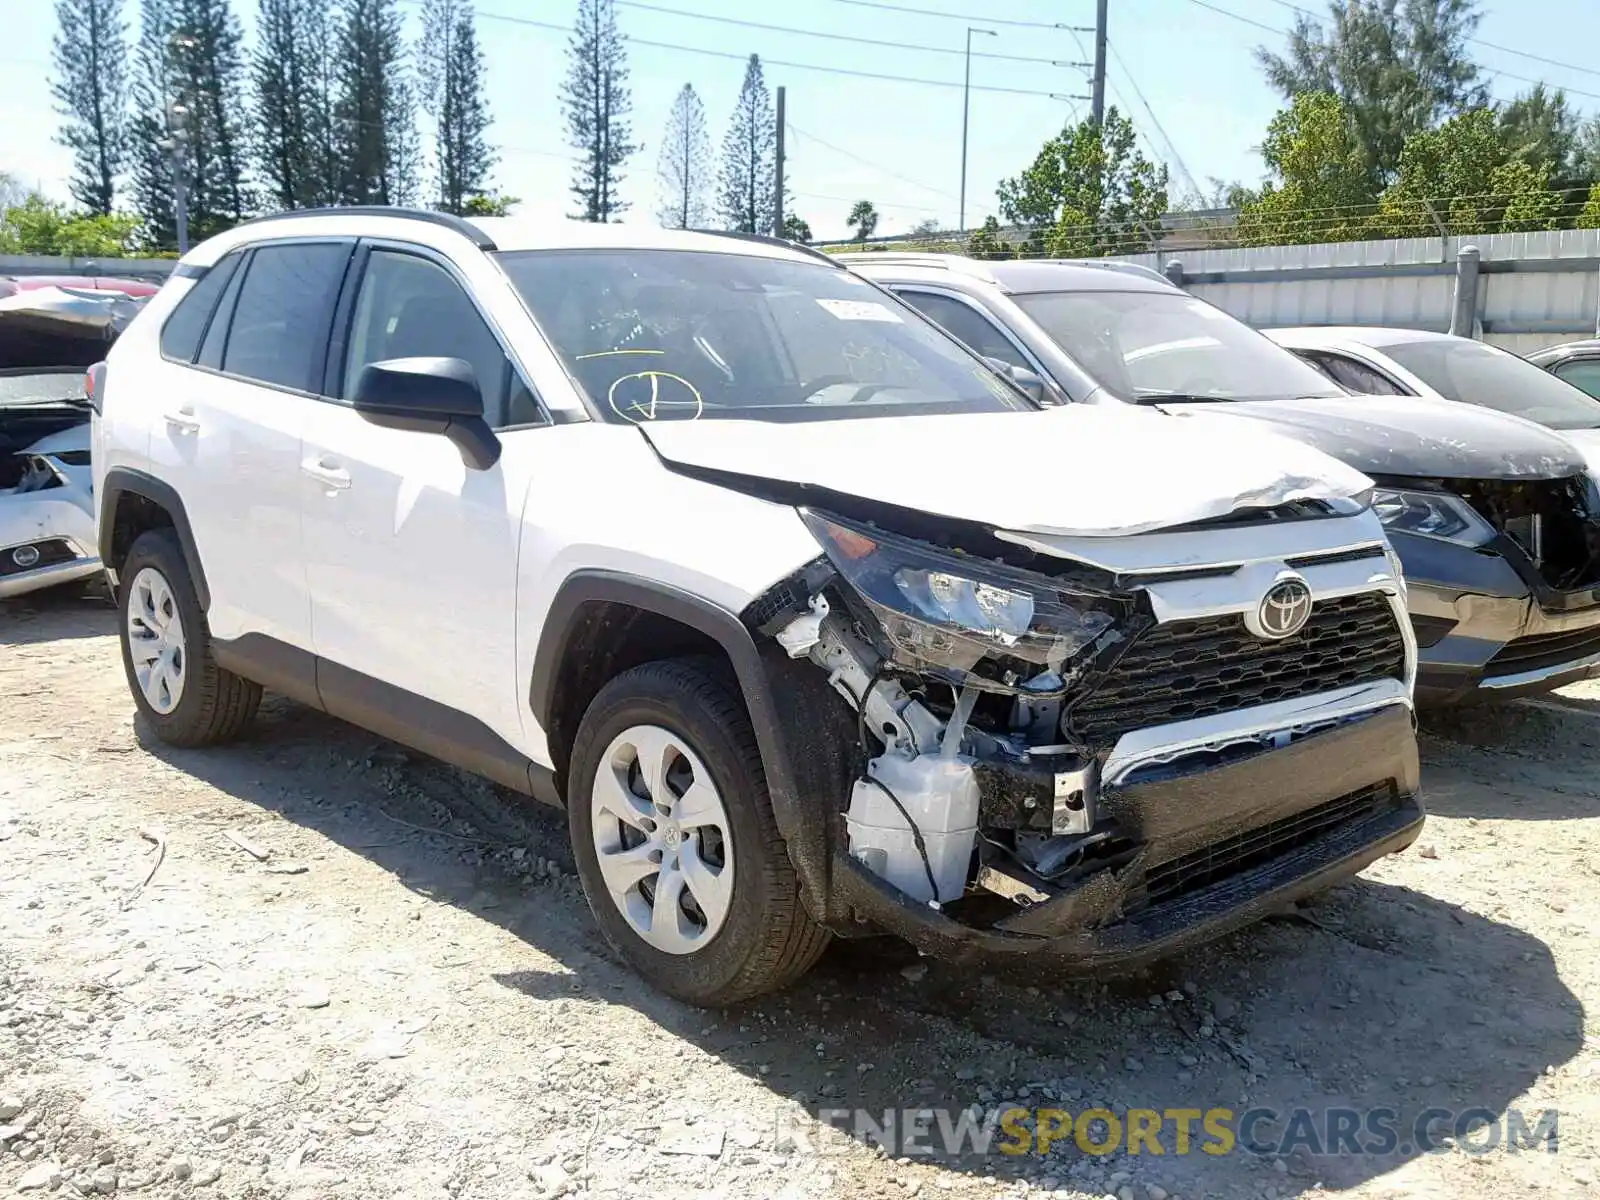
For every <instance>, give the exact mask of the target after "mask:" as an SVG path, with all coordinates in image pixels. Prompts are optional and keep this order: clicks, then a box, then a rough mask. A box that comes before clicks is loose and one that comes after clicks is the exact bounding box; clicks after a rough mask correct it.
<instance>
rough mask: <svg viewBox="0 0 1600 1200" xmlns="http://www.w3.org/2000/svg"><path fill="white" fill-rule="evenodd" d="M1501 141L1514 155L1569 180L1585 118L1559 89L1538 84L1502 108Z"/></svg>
mask: <svg viewBox="0 0 1600 1200" xmlns="http://www.w3.org/2000/svg"><path fill="white" fill-rule="evenodd" d="M1499 121H1500V141H1501V142H1502V143H1503V144H1504V145H1505V147H1506V149H1507V151H1508V152H1509V153H1510V155H1511V157H1512V158H1515V159H1517V160H1519V161H1521V162H1525V163H1529V164H1531V165H1532V166H1535V167H1540V168H1543V169H1544V171H1545V173H1546V174H1548V175H1551V176H1553V177H1554V178H1556V179H1570V178H1572V177H1573V174H1574V168H1575V167H1576V166H1577V158H1578V148H1579V147H1578V136H1579V132H1580V127H1581V123H1582V118H1581V117H1580V116H1579V114H1578V113H1576V112H1575V111H1573V109H1572V106H1571V105H1569V104H1568V103H1567V94H1566V93H1565V92H1563V91H1562V90H1561V89H1560V88H1555V89H1553V90H1550V89H1547V88H1546V87H1545V86H1544V84H1542V83H1536V84H1534V85H1533V87H1531V88H1529V89H1528V90H1527V91H1526V92H1522V93H1520V94H1519V95H1517V96H1516V97H1514V98H1513V99H1511V100H1509V101H1507V102H1506V103H1505V104H1504V105H1502V106H1501V107H1500V109H1499Z"/></svg>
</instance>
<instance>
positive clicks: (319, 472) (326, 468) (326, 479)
mask: <svg viewBox="0 0 1600 1200" xmlns="http://www.w3.org/2000/svg"><path fill="white" fill-rule="evenodd" d="M300 470H301V471H302V472H304V473H305V474H307V475H309V476H311V478H312V479H315V480H316V481H317V482H318V483H320V484H322V486H323V487H326V488H332V489H335V490H339V491H342V490H343V489H345V488H347V487H349V486H350V472H349V471H346V470H345V469H344V468H343V467H341V466H340V465H339V462H338V460H337V459H335V458H332V457H330V456H329V455H326V454H324V455H323V456H322V457H320V458H308V459H306V460H305V461H304V462H303V463H301V464H300Z"/></svg>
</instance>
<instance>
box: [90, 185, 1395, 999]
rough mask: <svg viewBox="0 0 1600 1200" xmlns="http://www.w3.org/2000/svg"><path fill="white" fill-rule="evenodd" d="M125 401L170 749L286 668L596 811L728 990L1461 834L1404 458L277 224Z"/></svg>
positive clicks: (537, 230)
mask: <svg viewBox="0 0 1600 1200" xmlns="http://www.w3.org/2000/svg"><path fill="white" fill-rule="evenodd" d="M97 403H99V404H100V405H101V412H100V415H99V416H98V418H97V419H96V421H95V433H94V451H95V455H94V464H95V474H96V478H97V482H98V494H99V496H100V497H101V504H102V508H101V523H100V537H101V548H102V553H103V557H104V559H105V563H106V566H107V567H108V569H109V570H110V572H111V574H112V575H113V577H114V579H115V583H116V586H117V588H118V593H119V604H120V612H121V632H122V642H123V655H124V663H125V666H126V668H127V675H128V681H129V684H130V687H131V690H132V694H133V699H134V703H135V704H136V706H137V708H138V710H139V713H140V715H141V717H142V719H143V720H144V721H145V722H147V723H148V725H149V727H150V728H151V729H153V730H154V732H155V734H156V735H157V736H159V737H161V738H163V739H165V740H167V741H169V742H173V743H175V744H180V745H199V744H204V743H212V742H220V741H223V740H225V739H227V738H228V737H230V736H232V735H233V734H235V733H237V732H238V731H239V730H240V729H241V727H242V726H243V725H244V724H245V723H246V722H247V721H248V720H249V719H250V716H251V714H252V713H253V711H254V710H255V707H256V704H257V702H258V700H259V698H260V695H261V689H262V688H263V687H266V688H270V689H273V690H275V691H278V692H282V693H285V694H287V695H289V696H291V697H294V698H296V699H298V700H300V701H303V702H305V703H307V704H311V705H314V706H316V707H318V708H322V709H325V710H326V711H328V712H330V713H333V714H336V715H338V716H341V717H344V718H346V719H348V720H351V721H353V722H355V723H357V724H360V725H363V726H365V727H366V728H368V729H371V730H374V731H376V732H378V733H380V734H383V735H386V736H389V737H393V738H396V739H398V740H400V741H403V742H406V743H409V744H410V745H412V746H415V747H418V748H420V749H422V750H424V751H427V752H429V753H432V754H435V755H438V756H439V757H441V758H444V759H446V760H449V761H451V762H454V763H457V764H459V765H462V766H465V767H468V768H470V769H472V770H475V771H478V772H481V773H482V774H484V775H486V776H488V777H489V778H491V779H493V780H496V781H498V782H499V783H501V784H503V785H505V786H507V787H509V788H511V789H514V790H515V791H517V792H521V793H526V794H528V795H531V796H534V797H537V798H539V799H542V800H546V801H549V802H551V803H553V804H557V805H561V806H564V807H565V808H566V811H567V813H568V816H569V819H570V826H571V836H572V843H573V849H574V853H575V855H576V859H577V863H578V868H579V874H580V876H581V878H582V881H583V886H584V889H585V891H586V893H587V895H588V898H589V902H590V905H591V907H592V909H593V911H594V915H595V918H596V921H597V923H598V925H599V927H600V930H601V931H602V932H603V934H604V935H605V936H606V937H607V938H608V939H610V940H611V942H612V943H613V944H614V945H615V946H617V947H618V948H619V950H620V951H621V953H622V954H623V955H624V956H625V957H626V958H627V959H628V961H630V962H631V963H632V964H633V965H634V966H635V967H636V968H637V969H638V970H639V971H640V972H641V973H642V974H643V975H644V976H645V977H647V978H648V979H649V980H651V981H652V982H653V983H654V984H656V985H657V986H659V987H661V988H662V989H664V990H666V991H667V992H669V993H671V994H673V995H676V996H679V997H681V998H684V999H687V1000H689V1001H692V1002H696V1003H703V1004H721V1003H727V1002H729V1001H733V1000H736V999H739V998H742V997H747V996H752V995H755V994H758V993H760V992H763V991H766V990H769V989H772V988H776V987H780V986H782V985H784V984H786V983H788V982H790V981H792V980H793V979H795V978H796V977H798V976H799V975H800V974H801V973H802V972H803V971H804V970H805V969H806V968H807V967H808V966H809V965H810V964H811V963H812V962H813V961H815V959H816V957H817V955H818V954H819V953H820V952H821V950H822V948H823V946H824V944H825V942H826V941H827V940H828V938H829V936H830V935H831V934H835V933H837V934H842V935H846V936H850V935H860V934H863V933H869V932H883V931H889V932H892V933H897V934H901V935H903V936H905V937H906V938H908V939H910V940H911V941H912V942H914V943H915V944H916V945H917V946H919V947H921V948H922V949H923V950H925V951H927V952H929V953H933V954H939V955H944V956H947V957H962V956H971V955H984V954H995V955H1005V954H1018V953H1035V954H1045V955H1051V956H1053V957H1054V959H1056V960H1058V961H1060V963H1061V964H1062V966H1063V969H1074V970H1078V971H1098V970H1102V969H1108V968H1112V967H1123V966H1128V965H1131V964H1134V963H1137V962H1140V961H1143V960H1145V959H1148V958H1150V957H1151V956H1153V955H1157V954H1161V953H1165V952H1167V951H1169V950H1171V949H1174V948H1176V947H1178V946H1182V945H1187V944H1190V943H1192V942H1194V941H1197V940H1201V939H1204V938H1207V937H1213V936H1216V935H1218V934H1220V933H1222V932H1224V931H1226V930H1229V929H1233V928H1236V927H1237V926H1239V925H1241V924H1244V923H1246V922H1248V921H1249V920H1251V919H1253V918H1254V917H1257V916H1259V915H1261V914H1263V913H1265V912H1268V911H1271V910H1272V909H1273V908H1274V907H1275V906H1277V905H1280V904H1282V903H1284V902H1286V901H1289V900H1292V899H1293V898H1295V897H1296V896H1299V895H1303V894H1306V893H1308V892H1310V891H1314V890H1317V889H1320V888H1323V887H1326V886H1328V885H1329V884H1331V883H1333V882H1336V881H1337V880H1339V879H1343V878H1345V877H1346V876H1348V875H1349V874H1351V873H1352V872H1354V871H1358V870H1360V869H1361V868H1362V867H1363V866H1365V865H1366V864H1367V863H1369V862H1371V861H1373V860H1374V859H1376V858H1378V857H1380V856H1381V855H1383V854H1386V853H1389V852H1392V851H1394V850H1397V849H1399V848H1401V847H1403V846H1405V845H1407V844H1408V843H1409V842H1410V841H1411V840H1412V839H1413V838H1414V837H1415V836H1416V834H1417V831H1418V829H1419V827H1420V825H1421V822H1422V808H1421V804H1420V801H1419V800H1418V798H1417V756H1416V747H1415V742H1414V739H1413V733H1412V723H1413V714H1412V702H1411V692H1412V685H1413V676H1414V670H1415V648H1414V644H1413V642H1412V639H1411V629H1410V625H1409V623H1408V622H1407V621H1406V619H1405V607H1404V601H1403V597H1402V584H1401V582H1400V580H1399V578H1398V573H1397V571H1396V569H1395V564H1394V561H1393V558H1392V555H1391V552H1390V551H1389V549H1388V547H1387V544H1386V543H1385V540H1384V537H1383V532H1382V527H1381V526H1380V524H1379V522H1378V520H1377V518H1376V516H1375V515H1374V514H1373V512H1372V511H1371V509H1370V508H1369V507H1368V505H1367V499H1366V492H1367V487H1368V481H1367V479H1366V478H1365V477H1364V476H1363V475H1361V474H1359V473H1358V472H1356V471H1353V470H1351V469H1349V468H1347V467H1343V466H1341V465H1340V464H1338V463H1336V462H1334V461H1333V460H1332V459H1329V458H1327V457H1325V456H1324V455H1322V454H1321V453H1319V452H1317V451H1316V450H1313V449H1311V448H1310V447H1306V446H1303V445H1300V444H1298V443H1294V442H1290V441H1286V440H1283V439H1281V438H1279V437H1278V436H1276V435H1274V434H1271V433H1269V432H1257V431H1254V430H1252V429H1240V430H1237V431H1231V430H1230V431H1227V432H1223V431H1219V430H1214V429H1213V426H1212V424H1208V423H1203V422H1200V421H1189V420H1184V419H1180V418H1174V417H1170V416H1166V415H1163V414H1160V413H1153V412H1139V411H1131V410H1121V409H1092V408H1071V409H1055V410H1048V411H1046V410H1041V409H1039V408H1037V407H1036V406H1035V405H1034V404H1033V402H1032V401H1031V400H1029V399H1028V398H1027V397H1026V396H1024V395H1023V394H1022V393H1021V392H1018V391H1016V390H1015V389H1013V388H1012V387H1011V385H1009V384H1008V383H1006V382H1004V381H1003V380H1001V379H1000V378H999V377H998V376H996V375H995V374H994V373H993V372H992V371H991V370H990V369H989V368H988V367H987V366H986V365H985V364H984V363H983V361H982V360H980V359H978V358H976V357H974V356H973V355H972V354H971V353H970V352H968V351H966V350H965V349H963V348H962V347H961V346H960V345H959V344H958V343H956V342H955V341H953V340H951V339H950V338H949V337H948V336H946V335H945V334H944V333H942V332H941V331H940V330H938V329H937V327H935V326H933V325H932V324H930V323H928V322H926V321H925V320H924V319H922V318H921V317H920V316H918V315H917V314H916V313H915V312H914V311H913V310H911V309H908V308H906V307H904V306H903V305H901V304H900V303H899V302H898V301H897V300H895V299H894V298H893V297H891V296H889V295H888V294H887V293H885V292H883V291H881V290H879V289H878V288H877V287H875V286H874V285H872V284H869V283H867V282H866V281H865V280H863V279H861V278H859V277H858V276H856V275H854V274H852V273H851V272H849V271H847V270H845V269H844V268H842V267H840V266H838V265H836V264H834V263H833V262H831V261H830V260H829V259H827V258H826V256H823V255H820V254H817V253H815V252H811V251H806V250H804V249H800V248H795V247H791V246H789V245H787V244H785V243H781V242H775V241H771V240H769V239H763V238H749V237H739V236H737V235H729V236H712V235H707V234H695V233H681V232H666V231H659V230H650V229H641V228H639V227H637V226H615V225H590V224H577V223H573V224H554V225H550V224H539V223H533V222H529V221H525V220H519V219H499V220H481V221H474V222H467V221H462V220H459V219H455V218H451V217H446V216H442V215H440V214H436V213H408V212H404V211H401V210H396V209H375V210H367V209H356V210H332V211H328V212H321V213H297V214H286V215H284V216H282V217H274V218H270V219H263V220H258V221H254V222H249V223H247V224H245V225H242V226H240V227H238V228H236V229H234V230H232V231H230V232H228V233H225V234H222V235H220V236H218V237H215V238H213V239H211V240H209V241H207V242H205V243H204V244H202V245H201V246H198V247H196V248H195V249H194V250H193V251H191V252H190V253H189V254H188V255H186V256H185V257H184V258H183V260H182V261H181V262H180V263H179V265H178V267H177V270H176V275H175V278H174V280H173V282H172V283H171V284H169V285H168V286H167V287H166V288H165V289H163V291H162V292H161V293H160V295H159V296H157V297H156V298H155V299H154V300H153V301H152V302H151V304H150V306H149V308H148V309H147V310H146V311H145V313H144V314H142V315H141V316H140V318H139V319H138V320H137V321H136V322H135V323H134V325H133V326H132V328H131V329H129V331H128V332H127V333H126V334H125V335H124V336H123V338H122V339H121V341H119V342H118V343H117V345H116V346H115V348H114V349H113V350H112V352H111V355H110V358H109V362H108V365H107V367H106V368H105V371H104V378H103V386H101V387H100V388H99V389H97Z"/></svg>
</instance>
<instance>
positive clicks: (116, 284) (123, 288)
mask: <svg viewBox="0 0 1600 1200" xmlns="http://www.w3.org/2000/svg"><path fill="white" fill-rule="evenodd" d="M47 287H58V288H76V289H78V290H79V291H89V292H124V293H126V294H127V295H129V296H154V295H155V294H156V293H157V292H159V291H160V290H161V285H160V284H159V283H148V282H146V281H144V280H140V279H117V278H114V277H113V276H110V275H8V276H5V277H3V278H0V297H5V296H15V295H16V294H17V293H18V292H32V291H37V290H38V289H39V288H47Z"/></svg>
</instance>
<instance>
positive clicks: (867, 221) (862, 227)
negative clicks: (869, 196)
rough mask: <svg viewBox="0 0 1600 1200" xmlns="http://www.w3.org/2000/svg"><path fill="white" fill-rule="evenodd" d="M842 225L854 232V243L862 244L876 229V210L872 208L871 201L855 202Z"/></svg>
mask: <svg viewBox="0 0 1600 1200" xmlns="http://www.w3.org/2000/svg"><path fill="white" fill-rule="evenodd" d="M844 223H845V224H846V225H848V226H849V227H850V228H851V229H854V230H855V231H856V241H858V242H864V241H866V240H867V239H868V238H869V237H871V236H872V231H873V230H874V229H876V228H877V227H878V210H877V209H875V208H873V207H872V201H871V200H857V201H856V204H855V207H854V208H852V209H851V210H850V215H849V216H848V217H846V218H845V220H844Z"/></svg>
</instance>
